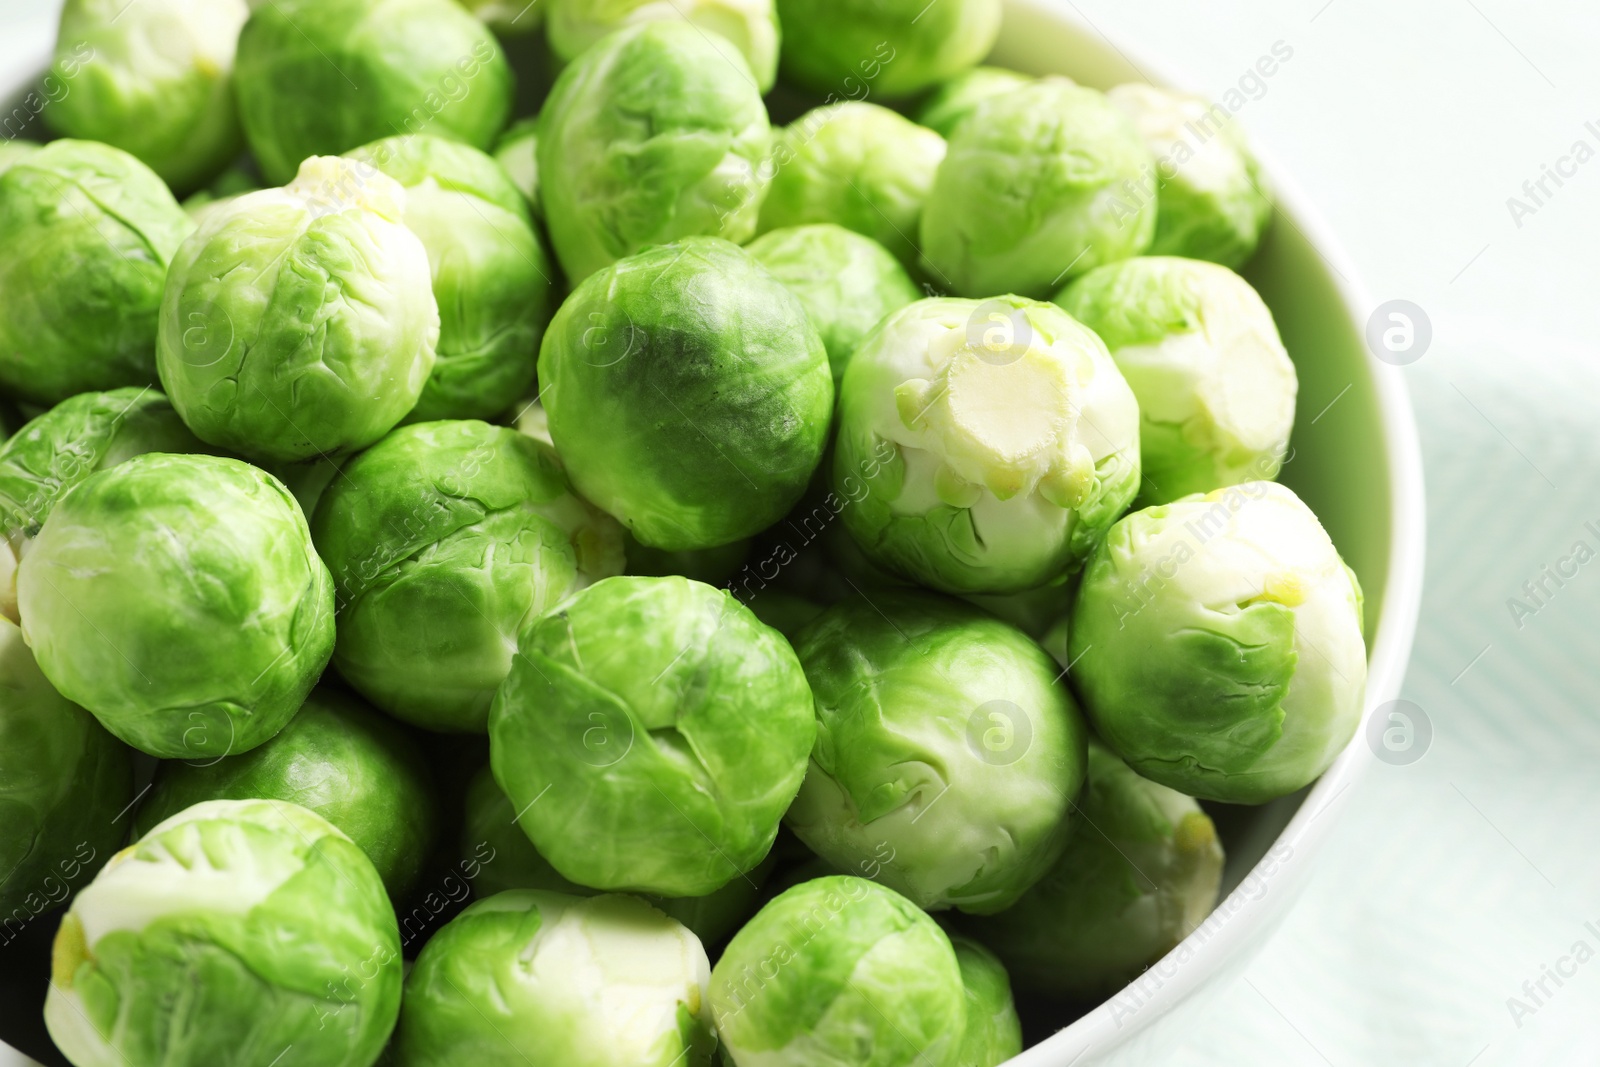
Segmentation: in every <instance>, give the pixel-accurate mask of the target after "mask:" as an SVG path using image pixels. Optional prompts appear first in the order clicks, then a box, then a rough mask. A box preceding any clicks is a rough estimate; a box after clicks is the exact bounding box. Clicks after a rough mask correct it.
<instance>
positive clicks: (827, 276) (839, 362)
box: [747, 223, 922, 386]
mask: <svg viewBox="0 0 1600 1067" xmlns="http://www.w3.org/2000/svg"><path fill="white" fill-rule="evenodd" d="M747 251H749V253H750V254H751V255H752V256H754V257H756V259H757V260H758V261H759V262H760V263H761V265H762V266H763V267H766V268H767V269H768V270H769V271H771V272H772V275H773V277H775V278H777V279H778V280H779V281H780V282H782V283H783V284H784V286H785V288H787V289H788V290H789V291H790V292H791V293H793V294H794V295H795V296H796V297H798V298H799V300H800V305H801V306H802V307H804V308H805V309H806V315H807V316H809V317H810V319H811V323H812V325H814V326H815V327H816V328H817V332H818V333H819V334H821V335H822V346H823V347H824V348H826V349H827V350H828V366H829V367H830V368H831V369H832V371H833V381H834V385H835V386H837V385H838V383H839V379H840V378H842V377H844V369H845V367H846V366H847V365H848V364H849V362H850V356H851V355H852V354H853V353H854V352H855V350H856V346H857V345H859V344H860V343H861V340H862V338H864V337H866V336H867V334H869V333H871V332H872V328H873V327H874V326H876V325H878V323H880V322H882V321H883V318H884V316H886V315H888V314H889V313H890V312H891V311H898V310H900V309H901V308H903V307H905V306H906V305H907V304H910V303H913V302H915V301H916V300H917V299H918V298H919V297H921V296H922V290H921V289H918V288H917V283H916V282H914V281H912V280H911V275H909V274H907V273H906V270H905V268H904V267H902V266H901V265H900V263H899V261H898V260H896V259H895V258H894V256H892V255H890V254H889V251H888V249H886V248H884V247H883V246H882V245H881V244H879V243H878V242H876V241H874V240H872V239H871V238H870V237H863V236H862V235H861V234H858V233H852V232H851V231H849V230H847V229H845V228H844V227H842V226H835V225H833V224H831V223H818V224H816V225H811V226H795V227H791V228H788V229H782V230H773V231H771V232H770V233H766V234H763V235H762V236H760V237H758V238H756V239H755V240H754V241H752V242H750V245H749V247H748V249H747Z"/></svg>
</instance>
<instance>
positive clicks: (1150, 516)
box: [1070, 482, 1367, 804]
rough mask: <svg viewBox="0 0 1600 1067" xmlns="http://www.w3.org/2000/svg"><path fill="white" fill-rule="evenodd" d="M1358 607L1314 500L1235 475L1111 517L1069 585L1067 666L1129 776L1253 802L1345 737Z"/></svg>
mask: <svg viewBox="0 0 1600 1067" xmlns="http://www.w3.org/2000/svg"><path fill="white" fill-rule="evenodd" d="M1361 608H1362V604H1361V587H1360V585H1359V584H1358V583H1357V581H1356V577H1355V574H1354V572H1352V571H1351V570H1350V568H1349V567H1347V566H1345V564H1344V561H1343V560H1341V559H1340V558H1339V553H1338V551H1337V550H1336V549H1335V548H1334V546H1333V542H1332V541H1330V540H1329V539H1328V535H1327V533H1326V532H1325V531H1324V530H1323V529H1322V524H1321V523H1319V522H1318V521H1317V517H1316V516H1315V515H1314V514H1312V512H1311V509H1310V508H1308V507H1306V506H1305V504H1303V503H1302V502H1301V501H1300V498H1299V497H1297V496H1295V495H1294V493H1293V492H1291V491H1290V490H1288V489H1286V488H1285V487H1283V486H1281V485H1277V484H1275V483H1272V482H1246V483H1244V484H1243V485H1236V486H1232V487H1230V488H1227V489H1218V490H1216V491H1215V492H1211V493H1208V494H1206V495H1204V496H1199V495H1196V496H1191V497H1185V498H1183V499H1182V500H1177V501H1174V502H1173V503H1170V504H1161V505H1158V506H1156V507H1151V508H1146V509H1145V510H1143V511H1139V512H1135V513H1134V514H1132V515H1129V516H1128V517H1127V518H1125V519H1123V520H1122V521H1121V522H1119V523H1117V525H1116V526H1114V527H1112V529H1111V533H1110V535H1109V536H1107V538H1106V540H1105V542H1104V543H1103V544H1102V545H1101V546H1100V548H1099V549H1098V551H1097V552H1096V553H1095V557H1094V559H1093V560H1092V561H1091V562H1090V564H1089V566H1088V567H1087V568H1085V570H1084V575H1083V583H1082V585H1081V586H1080V587H1079V590H1078V601H1077V606H1076V608H1075V609H1074V612H1073V616H1072V634H1071V643H1070V649H1071V652H1072V659H1073V661H1074V663H1075V666H1074V667H1073V677H1074V678H1075V679H1076V680H1077V687H1078V692H1079V694H1080V695H1081V696H1082V697H1083V701H1084V705H1085V708H1086V710H1087V711H1088V713H1089V716H1090V718H1091V720H1092V721H1093V722H1094V725H1095V728H1096V730H1097V731H1098V732H1099V734H1100V736H1101V737H1102V738H1104V739H1105V741H1106V743H1107V744H1108V745H1110V746H1111V748H1112V749H1113V750H1114V751H1115V752H1116V753H1117V755H1119V756H1121V757H1122V758H1123V759H1125V760H1126V761H1127V762H1128V765H1129V766H1130V767H1132V768H1133V769H1134V770H1135V771H1136V772H1138V773H1139V774H1141V775H1143V776H1144V777H1146V778H1149V779H1151V780H1152V781H1156V782H1159V783H1161V784H1162V785H1165V786H1168V787H1170V788H1172V789H1177V790H1181V791H1182V792H1184V793H1188V794H1190V795H1193V796H1198V797H1201V798H1202V799H1207V800H1222V801H1227V802H1229V803H1236V804H1259V803H1262V802H1264V801H1267V800H1271V799H1272V798H1274V797H1279V796H1283V795H1284V794H1286V793H1292V792H1294V791H1295V790H1296V789H1299V788H1301V787H1302V786H1305V785H1307V784H1309V783H1310V782H1312V781H1313V780H1315V779H1316V777H1317V776H1318V775H1320V774H1321V773H1322V772H1323V771H1325V770H1327V769H1328V766H1329V765H1330V764H1332V763H1333V760H1334V757H1335V756H1337V755H1338V754H1339V752H1340V750H1342V749H1343V748H1344V746H1345V744H1346V742H1348V741H1349V740H1350V738H1351V736H1352V735H1353V734H1354V733H1355V730H1356V726H1357V724H1358V723H1359V722H1360V720H1361V706H1362V703H1361V702H1362V695H1363V691H1364V689H1365V687H1366V679H1367V659H1366V647H1365V644H1364V643H1363V640H1362V630H1361V625H1362V623H1361Z"/></svg>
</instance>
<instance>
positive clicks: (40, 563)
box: [17, 452, 333, 759]
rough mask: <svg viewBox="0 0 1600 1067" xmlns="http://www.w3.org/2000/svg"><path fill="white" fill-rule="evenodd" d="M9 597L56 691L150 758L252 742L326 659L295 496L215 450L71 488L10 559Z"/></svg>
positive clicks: (325, 590)
mask: <svg viewBox="0 0 1600 1067" xmlns="http://www.w3.org/2000/svg"><path fill="white" fill-rule="evenodd" d="M108 561H123V563H122V565H120V566H111V565H108ZM17 598H18V606H19V608H20V611H21V616H22V620H23V627H22V628H23V633H24V634H26V635H27V638H28V644H29V645H30V646H32V648H33V650H34V654H35V655H37V656H38V658H39V667H40V669H41V670H43V671H44V673H45V676H46V677H47V678H49V679H50V681H51V682H52V683H53V684H54V685H55V687H56V688H57V689H59V690H60V691H61V692H62V694H63V695H65V696H66V697H67V698H68V699H70V700H72V701H74V702H76V703H78V704H81V705H83V706H84V707H85V708H87V709H89V711H91V712H93V713H94V715H95V717H96V718H98V719H99V720H100V722H101V723H102V725H104V726H105V727H106V729H108V730H110V731H111V732H112V733H114V734H116V735H117V736H118V737H120V738H122V739H123V740H124V741H126V742H128V743H129V744H131V745H133V746H134V747H135V748H137V749H140V750H141V751H144V752H148V753H149V754H150V755H152V756H158V757H161V758H164V759H201V758H204V757H208V756H222V755H226V754H228V753H236V752H244V751H247V750H249V749H251V748H254V747H255V746H256V745H259V744H260V743H261V742H263V741H265V740H266V739H267V738H269V737H271V736H272V735H273V734H275V733H277V732H278V731H279V730H280V729H282V728H283V725H284V723H286V722H288V721H289V718H290V717H291V716H292V715H294V713H295V712H296V711H297V710H299V708H300V705H301V704H302V703H304V701H305V698H306V694H307V693H309V692H310V691H311V686H312V685H313V683H315V682H316V680H317V677H318V676H319V675H320V674H321V673H322V668H323V667H324V666H325V665H326V664H327V662H328V656H329V654H330V653H331V652H332V651H333V582H332V581H331V580H330V578H329V577H328V569H327V568H326V567H324V566H323V564H322V561H321V560H320V559H318V558H317V554H316V552H315V551H313V549H312V547H311V535H310V532H309V531H308V530H307V529H306V521H305V519H304V518H303V517H302V516H301V514H300V509H299V507H298V506H297V505H296V504H295V502H294V498H293V497H292V496H290V495H289V491H288V490H287V489H285V488H284V487H283V484H282V483H281V482H279V481H278V480H277V479H275V478H273V477H272V476H271V475H269V474H266V473H265V472H263V471H261V470H258V469H257V468H255V467H252V466H250V465H249V464H246V463H241V462H239V461H238V460H232V459H219V458H217V457H215V456H179V455H171V454H168V453H164V452H151V453H146V454H145V455H142V456H136V457H134V458H133V459H130V460H128V461H127V462H126V463H122V464H119V465H118V466H115V467H111V468H109V469H107V470H103V471H100V472H99V473H98V474H94V475H91V476H90V477H89V478H86V479H85V480H84V481H83V482H81V483H80V484H79V485H78V486H77V487H76V488H74V489H73V490H72V491H71V492H69V493H68V494H67V495H66V496H64V497H63V498H61V499H60V500H58V501H57V502H56V505H55V507H54V508H53V509H52V510H51V512H50V517H49V518H48V519H46V520H45V523H44V527H43V528H42V529H41V530H40V531H39V535H38V536H37V537H35V538H34V540H33V543H32V544H31V545H30V547H29V548H28V551H27V553H26V554H25V555H24V556H23V557H22V562H21V565H20V567H19V569H18V572H17Z"/></svg>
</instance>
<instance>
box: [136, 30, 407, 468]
mask: <svg viewBox="0 0 1600 1067" xmlns="http://www.w3.org/2000/svg"><path fill="white" fill-rule="evenodd" d="M262 10H269V9H266V8H263V9H262ZM405 202H406V194H405V190H404V189H402V188H401V187H400V185H399V184H398V183H396V182H395V181H394V180H393V179H391V178H389V177H387V176H385V175H383V174H380V173H378V172H377V171H375V170H373V169H372V168H371V167H369V166H366V165H365V164H361V163H356V162H353V161H351V160H347V159H339V158H337V157H332V156H318V157H316V158H313V159H308V160H306V162H305V164H304V165H303V166H302V167H301V168H300V176H299V177H297V178H296V179H295V180H294V181H293V182H292V183H290V184H289V185H288V186H287V187H286V188H283V189H266V190H263V191H261V192H259V193H249V194H246V195H244V196H241V197H239V198H237V199H235V200H232V201H229V202H228V203H226V204H224V205H221V206H219V207H218V208H217V209H216V210H215V211H213V212H212V213H211V214H209V215H207V217H206V220H205V224H204V225H203V226H201V227H200V229H199V230H198V231H196V232H195V234H194V236H192V237H190V238H189V240H187V241H185V242H184V244H183V247H182V248H181V249H179V250H178V254H177V256H175V257H174V258H173V262H172V271H171V273H170V275H169V276H168V278H167V288H166V295H165V296H164V298H163V299H162V302H161V317H160V322H161V325H160V334H159V337H158V340H157V353H156V361H157V366H158V369H159V370H160V372H161V382H162V385H163V386H165V388H166V390H167V395H168V396H169V397H171V398H172V404H173V406H174V407H176V408H177V409H178V414H180V415H182V416H183V420H184V421H185V422H187V423H188V424H189V426H190V427H191V428H192V429H193V430H194V432H195V434H196V435H197V436H199V437H200V439H201V440H203V441H209V442H210V443H211V444H214V445H220V446H222V447H224V448H227V449H230V450H232V451H235V452H238V453H239V454H241V455H244V456H248V457H250V458H252V459H260V460H267V461H277V462H294V461H296V460H302V459H310V458H312V457H313V456H319V455H323V456H325V455H331V454H339V453H343V452H349V451H353V450H355V449H358V448H365V447H366V446H367V445H370V444H372V443H373V442H374V441H376V440H377V439H378V438H380V437H382V436H383V435H384V434H385V433H387V432H388V431H389V430H390V429H391V428H392V427H393V426H394V424H395V423H397V422H399V421H400V419H401V418H403V417H404V416H405V415H406V413H407V412H409V411H410V410H411V408H412V407H413V406H414V405H415V404H416V402H417V397H418V396H419V395H421V393H422V388H423V385H424V383H425V382H427V380H428V374H429V372H430V371H431V370H432V369H433V363H434V348H435V346H436V344H437V343H438V339H439V311H438V307H437V306H436V305H435V303H434V299H433V289H432V284H431V282H430V278H429V267H428V252H427V249H426V248H425V247H424V246H423V244H422V242H421V241H420V240H418V239H417V236H416V235H415V234H413V233H412V232H411V231H410V230H409V229H407V228H406V226H405V224H404V223H403V222H402V221H401V220H402V217H403V215H404V213H405Z"/></svg>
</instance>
